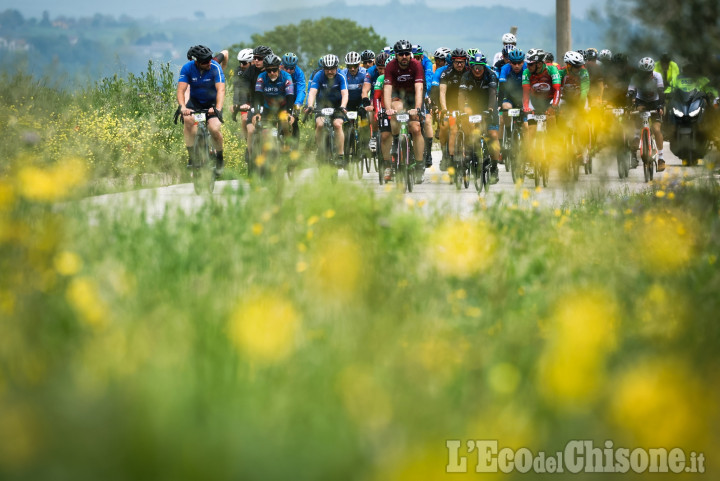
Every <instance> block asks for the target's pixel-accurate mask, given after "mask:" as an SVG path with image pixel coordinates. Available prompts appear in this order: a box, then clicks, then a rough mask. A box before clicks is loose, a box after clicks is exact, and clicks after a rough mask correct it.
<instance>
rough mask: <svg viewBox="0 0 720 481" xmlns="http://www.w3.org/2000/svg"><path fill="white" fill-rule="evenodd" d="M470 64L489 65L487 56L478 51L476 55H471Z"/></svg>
mask: <svg viewBox="0 0 720 481" xmlns="http://www.w3.org/2000/svg"><path fill="white" fill-rule="evenodd" d="M470 65H483V66H484V65H487V58H485V55H484V54H483V53H482V52H480V51H477V52H476V53H475V55H473V56H472V57H470Z"/></svg>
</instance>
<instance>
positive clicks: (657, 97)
mask: <svg viewBox="0 0 720 481" xmlns="http://www.w3.org/2000/svg"><path fill="white" fill-rule="evenodd" d="M631 91H634V92H635V99H636V100H639V101H640V102H658V101H660V102H662V100H663V99H664V95H661V94H664V91H665V86H664V85H663V79H662V75H660V74H659V73H658V72H643V73H640V74H635V75H633V76H632V79H630V85H629V86H628V92H631Z"/></svg>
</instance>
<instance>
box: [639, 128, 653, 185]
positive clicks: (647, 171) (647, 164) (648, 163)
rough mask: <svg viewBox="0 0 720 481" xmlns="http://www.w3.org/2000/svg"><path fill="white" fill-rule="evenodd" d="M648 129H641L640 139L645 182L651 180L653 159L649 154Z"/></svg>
mask: <svg viewBox="0 0 720 481" xmlns="http://www.w3.org/2000/svg"><path fill="white" fill-rule="evenodd" d="M650 148H651V144H650V129H643V131H642V137H641V140H640V158H641V159H642V163H643V174H644V175H645V182H650V181H651V180H653V159H652V156H651V155H650Z"/></svg>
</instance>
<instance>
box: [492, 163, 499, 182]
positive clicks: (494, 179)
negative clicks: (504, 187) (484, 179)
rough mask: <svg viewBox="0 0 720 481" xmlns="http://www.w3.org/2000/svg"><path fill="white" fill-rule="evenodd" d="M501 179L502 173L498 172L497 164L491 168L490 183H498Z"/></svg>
mask: <svg viewBox="0 0 720 481" xmlns="http://www.w3.org/2000/svg"><path fill="white" fill-rule="evenodd" d="M499 181H500V174H499V173H498V168H497V165H494V166H492V168H490V183H491V184H497V183H498V182H499Z"/></svg>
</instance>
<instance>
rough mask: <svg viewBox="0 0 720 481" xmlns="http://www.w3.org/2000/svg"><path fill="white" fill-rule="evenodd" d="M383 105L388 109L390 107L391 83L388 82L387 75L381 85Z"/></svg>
mask: <svg viewBox="0 0 720 481" xmlns="http://www.w3.org/2000/svg"><path fill="white" fill-rule="evenodd" d="M383 105H385V108H386V109H388V110H390V109H392V84H390V83H388V79H387V77H385V85H383Z"/></svg>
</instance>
